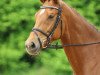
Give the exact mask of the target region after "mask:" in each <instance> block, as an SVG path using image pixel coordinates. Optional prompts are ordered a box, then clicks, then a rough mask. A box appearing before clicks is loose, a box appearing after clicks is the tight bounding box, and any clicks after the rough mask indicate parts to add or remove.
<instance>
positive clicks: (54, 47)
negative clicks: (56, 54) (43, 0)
mask: <svg viewBox="0 0 100 75" xmlns="http://www.w3.org/2000/svg"><path fill="white" fill-rule="evenodd" d="M40 8H41V9H46V8H50V9H56V10H58V15H57V17H56V21H55V23H54V26H53V28H52V30H51V32H50V33H49V35H48V34H47V33H46V32H44V31H42V30H41V29H38V28H33V29H32V31H33V32H34V33H35V35H36V36H37V39H38V41H39V43H40V46H41V47H42V42H41V41H40V38H39V36H38V34H37V32H40V33H42V34H43V35H44V36H46V37H47V41H48V42H47V46H46V47H45V48H52V49H61V48H63V47H70V46H72V47H76V46H88V45H94V44H100V42H92V43H83V44H64V45H58V43H56V44H55V45H51V44H50V39H51V38H52V35H53V34H54V31H55V29H56V28H57V26H58V24H59V21H61V35H62V20H61V19H60V18H61V13H62V9H61V7H60V6H59V8H58V7H54V6H41V7H40ZM36 31H37V32H36ZM45 48H44V49H45Z"/></svg>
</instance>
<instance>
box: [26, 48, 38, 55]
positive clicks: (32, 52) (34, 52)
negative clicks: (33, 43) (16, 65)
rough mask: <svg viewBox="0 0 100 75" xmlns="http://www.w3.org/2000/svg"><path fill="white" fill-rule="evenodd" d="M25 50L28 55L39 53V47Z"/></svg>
mask: <svg viewBox="0 0 100 75" xmlns="http://www.w3.org/2000/svg"><path fill="white" fill-rule="evenodd" d="M26 51H27V53H28V54H29V55H32V56H36V55H39V54H40V49H35V50H34V49H31V50H28V49H26Z"/></svg>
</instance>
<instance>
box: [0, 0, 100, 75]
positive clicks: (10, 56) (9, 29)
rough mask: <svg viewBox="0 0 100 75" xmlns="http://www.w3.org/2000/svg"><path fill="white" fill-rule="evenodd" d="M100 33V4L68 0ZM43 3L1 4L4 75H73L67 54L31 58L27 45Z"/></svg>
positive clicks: (9, 0)
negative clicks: (26, 49)
mask: <svg viewBox="0 0 100 75" xmlns="http://www.w3.org/2000/svg"><path fill="white" fill-rule="evenodd" d="M64 1H65V2H66V3H67V4H69V5H70V6H72V7H74V8H75V9H76V10H77V11H78V12H79V13H80V14H81V15H82V16H84V17H85V18H87V20H88V21H89V22H90V23H92V24H94V25H95V26H96V27H97V28H98V29H100V0H64ZM40 5H42V4H41V3H40V1H39V0H27V1H25V0H1V1H0V75H72V69H71V67H70V65H69V63H68V60H67V58H66V56H65V53H64V51H63V50H58V51H55V50H45V51H42V52H41V54H40V55H39V56H36V57H33V56H29V55H28V54H27V53H26V51H25V47H24V42H25V40H26V39H27V37H28V36H29V33H30V31H31V29H32V27H33V26H34V23H35V20H34V14H35V13H36V12H37V11H38V10H39V7H40Z"/></svg>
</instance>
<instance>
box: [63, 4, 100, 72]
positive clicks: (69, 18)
mask: <svg viewBox="0 0 100 75" xmlns="http://www.w3.org/2000/svg"><path fill="white" fill-rule="evenodd" d="M63 9H64V10H63V14H65V15H64V19H65V18H66V20H64V21H65V33H64V35H63V36H62V38H61V41H62V44H77V43H78V44H79V43H80V44H81V43H91V42H97V41H100V34H99V32H98V31H97V30H96V29H95V28H94V27H93V26H91V25H90V24H89V23H88V22H86V21H85V20H84V19H83V18H82V17H81V16H80V15H79V14H77V13H76V12H75V11H74V10H72V9H71V8H70V7H68V6H63ZM89 47H90V46H89ZM89 47H86V48H87V49H86V48H84V47H80V46H79V47H65V48H64V50H65V52H66V54H67V56H68V59H69V61H70V63H71V65H72V67H73V68H74V70H76V71H77V72H78V73H79V71H80V70H81V71H82V69H83V68H82V66H83V65H84V64H85V62H86V61H85V59H86V60H88V58H89V57H93V55H92V54H94V51H92V50H91V52H90V51H89V50H88V49H89ZM87 54H88V56H89V57H88V56H87ZM83 59H84V60H83ZM80 66H81V67H80Z"/></svg>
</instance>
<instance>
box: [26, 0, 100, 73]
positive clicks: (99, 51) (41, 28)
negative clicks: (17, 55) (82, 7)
mask: <svg viewBox="0 0 100 75" xmlns="http://www.w3.org/2000/svg"><path fill="white" fill-rule="evenodd" d="M41 2H42V3H43V6H42V7H41V9H40V10H39V11H38V12H37V13H36V15H35V18H36V23H35V26H34V28H33V30H32V32H31V33H30V36H29V38H28V39H27V41H26V43H25V45H26V48H27V52H28V53H29V54H30V55H37V54H38V53H39V51H40V50H41V48H45V47H46V46H48V44H49V43H50V42H52V41H54V40H57V39H61V42H62V45H65V44H72V45H73V44H80V46H64V51H65V53H66V55H67V57H68V59H69V62H70V64H71V66H72V68H73V71H74V75H100V43H98V44H91V45H84V46H82V44H84V43H93V42H94V43H95V42H99V41H100V32H99V31H97V30H96V29H95V28H94V27H93V26H92V25H90V24H89V23H88V22H87V21H86V20H85V19H84V18H83V17H81V16H80V15H79V14H78V13H77V12H76V11H75V10H74V9H72V8H71V7H69V6H68V5H67V4H65V3H64V2H63V1H62V0H41Z"/></svg>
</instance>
